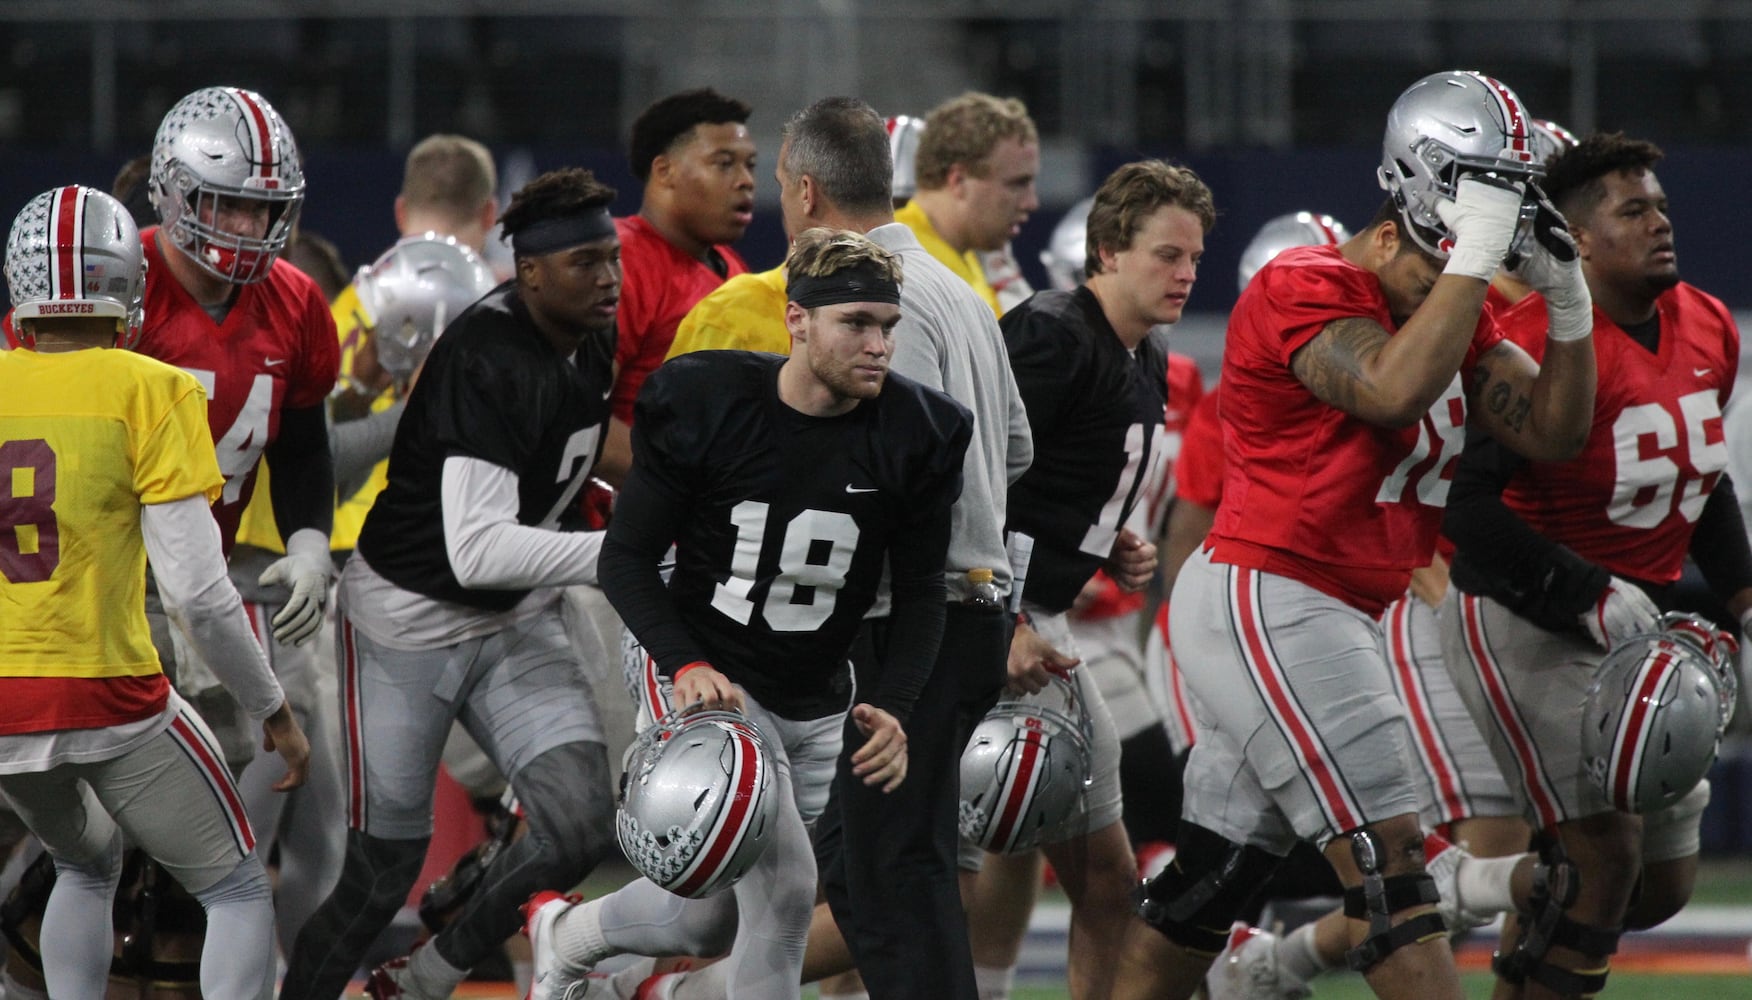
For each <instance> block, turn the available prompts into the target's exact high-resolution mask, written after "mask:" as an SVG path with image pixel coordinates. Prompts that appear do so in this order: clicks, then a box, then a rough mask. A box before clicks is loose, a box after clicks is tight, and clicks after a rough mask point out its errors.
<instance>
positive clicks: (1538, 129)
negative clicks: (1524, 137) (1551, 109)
mask: <svg viewBox="0 0 1752 1000" xmlns="http://www.w3.org/2000/svg"><path fill="white" fill-rule="evenodd" d="M1532 135H1533V156H1534V157H1535V158H1536V159H1538V161H1539V164H1540V165H1541V166H1545V165H1546V164H1549V163H1550V162H1551V158H1552V157H1554V156H1556V155H1557V154H1559V153H1561V152H1563V151H1564V150H1567V149H1574V148H1576V145H1577V144H1578V143H1580V142H1581V140H1580V139H1577V138H1576V134H1575V133H1574V132H1571V131H1570V130H1569V129H1567V128H1564V127H1563V126H1562V125H1559V124H1558V123H1556V122H1554V121H1552V120H1551V119H1549V118H1535V119H1533V133H1532Z"/></svg>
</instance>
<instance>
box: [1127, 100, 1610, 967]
mask: <svg viewBox="0 0 1752 1000" xmlns="http://www.w3.org/2000/svg"><path fill="white" fill-rule="evenodd" d="M1527 130H1528V124H1527V116H1526V112H1525V110H1524V109H1523V108H1522V106H1521V104H1520V101H1519V99H1518V98H1517V97H1515V95H1514V94H1513V92H1511V91H1510V90H1509V89H1508V88H1507V87H1505V86H1503V85H1502V84H1500V83H1499V82H1497V81H1495V80H1491V79H1489V78H1487V77H1482V76H1479V75H1476V74H1470V73H1439V74H1432V75H1431V76H1429V77H1426V78H1424V79H1423V80H1420V81H1418V82H1417V83H1415V84H1413V85H1412V87H1411V88H1409V89H1408V90H1407V91H1406V92H1405V93H1404V94H1402V95H1401V96H1400V98H1399V99H1398V101H1396V102H1395V104H1394V106H1393V108H1392V110H1391V111H1390V112H1389V114H1388V127H1387V134H1386V138H1385V139H1384V143H1383V165H1382V169H1381V181H1382V184H1383V186H1384V187H1386V188H1387V190H1388V192H1389V198H1388V200H1387V202H1386V203H1385V204H1384V205H1383V207H1382V209H1381V211H1380V212H1378V213H1377V215H1376V218H1375V219H1374V220H1373V221H1372V222H1371V224H1370V225H1369V226H1368V228H1366V229H1365V230H1363V231H1362V232H1361V233H1359V234H1358V235H1357V236H1355V237H1352V238H1351V239H1350V240H1348V241H1346V242H1345V243H1343V244H1341V245H1340V246H1337V247H1310V248H1299V249H1295V250H1290V251H1287V252H1285V253H1283V254H1280V255H1279V256H1278V257H1276V258H1275V259H1274V260H1272V262H1271V263H1269V264H1267V265H1266V266H1265V267H1264V268H1263V269H1262V270H1261V271H1260V272H1259V273H1258V274H1257V275H1255V276H1254V279H1253V281H1252V283H1251V284H1250V285H1249V286H1248V289H1247V291H1246V292H1244V293H1243V294H1242V296H1241V298H1240V301H1239V302H1238V303H1237V304H1236V307H1235V310H1234V312H1233V313H1232V314H1231V316H1230V320H1229V328H1228V333H1227V338H1226V346H1225V351H1224V361H1223V373H1222V388H1221V392H1222V394H1223V403H1222V407H1221V412H1220V419H1221V421H1222V423H1223V427H1224V450H1225V453H1226V457H1227V459H1228V462H1227V466H1228V468H1227V473H1226V480H1225V484H1224V490H1223V497H1222V500H1221V505H1220V506H1219V507H1218V510H1217V519H1216V524H1215V527H1214V528H1213V529H1212V532H1211V535H1210V537H1209V539H1208V540H1207V542H1206V545H1205V546H1204V547H1203V548H1202V549H1201V550H1200V551H1199V552H1197V553H1195V554H1194V555H1193V556H1192V557H1191V559H1189V560H1188V562H1187V564H1186V565H1185V566H1184V567H1183V568H1182V569H1181V571H1180V575H1179V578H1178V580H1177V582H1176V584H1175V589H1174V594H1173V599H1172V601H1171V603H1170V607H1169V617H1170V630H1171V632H1172V639H1173V646H1174V649H1175V652H1176V658H1177V661H1178V662H1179V664H1180V666H1181V669H1182V670H1183V671H1184V672H1185V675H1186V678H1187V683H1188V687H1189V689H1190V690H1191V692H1192V694H1193V695H1194V696H1195V698H1196V699H1197V704H1198V706H1199V714H1198V732H1197V742H1196V743H1195V745H1194V747H1193V750H1192V754H1191V756H1190V758H1189V760H1188V765H1187V772H1186V806H1185V810H1184V814H1183V815H1184V822H1183V823H1182V826H1181V834H1180V838H1179V841H1178V843H1177V845H1176V846H1177V847H1178V849H1179V851H1178V853H1177V855H1176V858H1175V861H1174V862H1173V864H1171V865H1170V866H1169V867H1168V869H1167V870H1165V871H1164V872H1163V873H1162V874H1161V875H1160V876H1158V877H1157V878H1155V879H1153V880H1152V881H1151V882H1150V883H1148V885H1147V887H1146V890H1145V892H1144V895H1143V899H1142V901H1141V903H1140V905H1139V916H1140V920H1138V921H1136V922H1134V923H1133V925H1132V926H1131V927H1130V928H1129V930H1128V932H1127V937H1126V945H1125V950H1124V954H1123V956H1122V963H1123V964H1122V967H1121V969H1120V982H1119V988H1118V989H1117V990H1116V995H1117V996H1123V997H1143V996H1161V995H1164V991H1166V995H1169V996H1179V997H1184V996H1190V995H1191V993H1192V992H1193V991H1194V990H1195V989H1196V988H1197V986H1198V983H1199V980H1200V979H1201V978H1202V976H1203V973H1204V971H1205V969H1206V968H1207V967H1208V966H1209V964H1210V961H1211V959H1212V958H1213V957H1214V956H1215V955H1216V954H1217V952H1219V951H1220V950H1221V949H1222V947H1223V946H1224V943H1225V940H1226V937H1227V932H1228V929H1229V922H1230V921H1231V920H1233V919H1234V917H1235V916H1236V914H1237V913H1238V912H1239V911H1240V908H1241V907H1242V906H1243V905H1244V904H1245V902H1246V900H1247V898H1248V897H1250V896H1252V894H1253V893H1254V892H1255V891H1256V890H1257V889H1258V888H1259V887H1260V885H1261V884H1262V883H1263V882H1264V881H1265V879H1266V878H1268V877H1269V876H1270V873H1271V871H1272V869H1273V868H1274V867H1275V865H1276V859H1277V858H1281V857H1282V856H1283V854H1284V853H1286V852H1287V851H1288V849H1289V848H1290V846H1291V845H1292V844H1293V843H1294V842H1295V841H1296V840H1298V839H1302V840H1308V841H1311V842H1314V843H1315V844H1317V845H1318V846H1320V847H1321V848H1322V850H1323V851H1324V853H1325V854H1326V856H1327V859H1328V860H1329V861H1331V863H1332V865H1333V868H1334V870H1335V871H1336V872H1337V873H1338V876H1339V879H1340V881H1341V882H1342V883H1343V884H1344V885H1345V886H1346V887H1347V904H1346V913H1347V915H1348V916H1349V917H1351V919H1350V920H1349V931H1350V934H1349V937H1350V940H1351V942H1352V944H1353V949H1352V952H1351V962H1352V964H1353V966H1354V967H1356V968H1359V969H1360V970H1362V971H1363V973H1364V975H1365V977H1366V978H1367V979H1368V980H1369V983H1370V986H1371V987H1372V988H1373V989H1374V990H1375V992H1376V993H1377V994H1378V995H1380V996H1382V997H1413V996H1416V997H1432V996H1433V997H1455V998H1457V997H1458V996H1459V995H1460V987H1459V979H1458V975H1457V973H1456V972H1455V970H1454V962H1453V955H1452V953H1451V951H1450V950H1449V948H1448V944H1447V938H1446V935H1445V930H1446V925H1445V924H1444V922H1443V921H1442V918H1441V917H1440V916H1438V915H1437V914H1436V912H1435V909H1434V904H1435V902H1436V900H1437V899H1438V894H1437V892H1436V889H1435V886H1434V884H1433V881H1432V879H1431V878H1430V876H1429V875H1428V874H1427V873H1426V872H1425V871H1424V835H1423V831H1422V830H1421V828H1420V827H1419V823H1418V815H1417V814H1418V809H1419V806H1420V797H1419V789H1418V784H1417V780H1416V778H1415V774H1416V771H1415V769H1414V765H1413V763H1412V761H1413V757H1412V754H1413V750H1412V745H1411V733H1410V727H1409V726H1408V725H1407V723H1406V718H1405V713H1404V710H1403V708H1402V706H1401V703H1400V701H1399V699H1398V698H1397V697H1395V695H1394V692H1393V687H1392V684H1391V681H1390V680H1389V672H1388V667H1387V663H1386V659H1385V656H1384V654H1383V648H1382V632H1381V626H1380V624H1379V621H1378V619H1377V616H1378V615H1379V614H1380V613H1381V611H1383V610H1384V609H1385V607H1386V606H1387V604H1389V603H1391V602H1392V601H1393V600H1395V599H1397V598H1398V597H1400V596H1401V595H1403V594H1404V593H1405V591H1406V589H1407V587H1408V585H1409V582H1410V573H1411V571H1412V570H1413V569H1416V568H1418V567H1420V566H1424V565H1427V564H1428V563H1429V561H1430V558H1431V556H1432V554H1433V552H1434V543H1435V536H1436V532H1437V529H1438V527H1439V519H1440V512H1441V504H1442V502H1443V500H1444V499H1445V495H1446V492H1447V479H1446V478H1445V474H1446V472H1447V471H1448V470H1449V469H1450V468H1451V464H1452V462H1453V461H1454V460H1455V458H1456V457H1457V456H1456V455H1455V454H1454V453H1455V452H1457V451H1458V447H1459V445H1460V443H1461V439H1462V435H1463V432H1464V429H1465V425H1466V420H1467V417H1468V414H1469V413H1470V415H1471V417H1472V419H1474V420H1476V421H1478V422H1479V423H1480V425H1481V426H1482V427H1483V428H1485V429H1487V430H1489V431H1490V432H1491V433H1492V434H1494V435H1495V436H1496V437H1498V438H1499V439H1500V440H1503V441H1504V442H1505V444H1507V445H1508V446H1510V447H1511V448H1514V449H1515V450H1516V451H1518V452H1520V453H1523V454H1526V455H1528V456H1531V457H1534V458H1542V459H1550V458H1558V459H1561V458H1566V457H1568V456H1570V455H1573V454H1574V453H1575V451H1576V449H1577V448H1579V447H1580V444H1581V442H1582V441H1583V440H1584V439H1585V438H1586V436H1587V423H1588V418H1589V415H1590V412H1591V409H1592V405H1593V387H1594V364H1593V350H1592V345H1591V344H1590V343H1589V334H1590V329H1589V328H1590V323H1589V319H1588V308H1589V304H1588V293H1587V287H1586V286H1585V284H1583V283H1582V280H1581V276H1580V272H1579V269H1578V268H1577V267H1576V265H1575V261H1574V253H1573V247H1572V246H1571V245H1570V244H1569V243H1568V242H1567V240H1568V235H1567V233H1565V232H1564V231H1563V228H1562V227H1563V223H1562V219H1561V217H1560V216H1559V215H1557V213H1556V212H1555V211H1553V210H1551V209H1550V208H1549V206H1546V205H1542V204H1539V201H1538V198H1537V194H1536V192H1534V193H1533V194H1531V195H1530V193H1529V184H1530V183H1531V182H1532V181H1533V180H1534V179H1535V178H1536V176H1537V174H1538V170H1539V168H1538V165H1537V164H1536V162H1535V160H1534V156H1533V153H1532V151H1531V146H1530V142H1529V139H1528V134H1527ZM1535 209H1536V211H1535ZM1524 217H1531V226H1530V227H1528V226H1525V225H1523V218H1524ZM1527 228H1531V229H1532V230H1533V234H1532V237H1531V238H1524V239H1522V240H1520V241H1519V242H1520V248H1521V250H1522V252H1523V253H1525V254H1527V255H1529V257H1530V258H1536V259H1537V260H1538V263H1539V266H1538V267H1536V268H1530V269H1529V270H1528V271H1527V273H1528V275H1529V278H1530V280H1532V282H1533V283H1534V284H1535V286H1536V287H1539V288H1542V289H1544V290H1546V291H1548V292H1550V293H1552V295H1551V296H1550V297H1549V298H1548V301H1552V302H1553V303H1554V308H1553V310H1552V315H1551V328H1552V336H1551V345H1552V346H1551V349H1550V350H1549V351H1548V352H1547V355H1546V358H1545V361H1546V363H1545V365H1544V366H1543V367H1540V366H1538V365H1536V364H1535V363H1534V362H1533V361H1532V360H1531V359H1530V358H1529V357H1528V356H1527V354H1526V352H1525V351H1523V350H1522V349H1520V348H1519V347H1517V346H1515V345H1514V344H1512V343H1508V342H1506V341H1504V339H1503V337H1502V333H1501V331H1500V330H1499V329H1498V328H1497V327H1496V325H1495V324H1494V322H1493V321H1492V320H1491V319H1490V316H1489V314H1488V313H1486V312H1484V311H1483V307H1484V295H1485V289H1486V287H1487V285H1488V283H1489V281H1490V279H1491V277H1492V276H1493V275H1494V274H1495V273H1496V272H1497V270H1498V269H1499V267H1500V266H1501V265H1502V263H1503V259H1504V257H1505V256H1506V255H1507V253H1508V252H1509V250H1510V247H1511V244H1513V243H1515V242H1516V237H1517V236H1518V235H1521V234H1522V231H1523V230H1524V229H1527ZM1564 257H1568V260H1567V261H1565V260H1563V259H1562V258H1564ZM1238 678H1239V679H1241V682H1240V683H1238V682H1237V679H1238Z"/></svg>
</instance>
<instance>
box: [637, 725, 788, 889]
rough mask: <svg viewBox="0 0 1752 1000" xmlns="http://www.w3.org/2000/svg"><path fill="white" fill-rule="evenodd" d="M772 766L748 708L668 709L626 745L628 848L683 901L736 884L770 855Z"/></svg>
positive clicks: (650, 874)
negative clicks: (763, 856)
mask: <svg viewBox="0 0 1752 1000" xmlns="http://www.w3.org/2000/svg"><path fill="white" fill-rule="evenodd" d="M772 770H773V762H772V756H771V754H770V752H769V751H768V750H767V748H766V743H765V742H764V741H763V740H762V739H761V735H760V731H759V730H758V729H756V728H755V726H754V724H753V723H751V722H749V721H748V719H747V718H746V717H745V716H743V715H742V714H741V713H740V712H719V711H707V712H694V713H693V714H691V715H681V714H679V713H670V714H669V715H666V716H664V717H663V718H661V719H658V720H657V721H656V722H655V723H653V724H652V725H651V727H650V728H648V729H646V730H645V731H644V732H643V733H640V734H639V737H638V739H636V740H634V741H633V744H632V746H630V747H628V748H627V753H626V769H625V773H624V774H623V775H622V777H621V794H620V808H619V810H618V811H617V814H616V817H615V826H616V831H617V834H618V836H619V839H620V846H621V851H622V852H623V853H624V854H626V856H627V860H628V861H631V862H632V863H633V867H635V868H637V869H638V870H639V872H640V874H642V875H644V876H645V877H646V878H648V879H650V880H651V881H652V882H654V883H656V884H657V885H659V886H662V887H663V888H665V889H668V890H669V891H670V892H673V893H675V894H676V895H678V896H687V897H690V898H695V899H698V898H702V897H705V896H710V895H712V894H713V893H716V892H719V891H721V890H724V889H727V888H729V887H730V886H731V885H733V884H734V883H735V882H736V880H737V879H739V878H741V877H742V876H743V875H744V874H745V873H746V872H747V871H748V869H749V868H750V867H752V866H753V865H754V863H755V862H756V861H758V860H759V859H760V856H761V854H762V853H763V852H764V851H765V850H766V849H767V845H768V843H769V842H771V840H772V832H773V831H772V828H773V823H774V821H775V819H776V818H777V816H778V801H777V799H776V798H774V792H773V789H774V782H773V779H772Z"/></svg>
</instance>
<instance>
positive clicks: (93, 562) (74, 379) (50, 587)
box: [0, 349, 224, 734]
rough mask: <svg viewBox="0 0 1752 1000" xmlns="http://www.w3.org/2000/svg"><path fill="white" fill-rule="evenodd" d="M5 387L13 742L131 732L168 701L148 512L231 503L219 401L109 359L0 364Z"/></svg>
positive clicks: (3, 577)
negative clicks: (151, 582)
mask: <svg viewBox="0 0 1752 1000" xmlns="http://www.w3.org/2000/svg"><path fill="white" fill-rule="evenodd" d="M0 387H4V388H3V389H0V678H5V684H6V685H7V687H6V690H7V692H8V694H7V695H6V696H5V697H3V698H0V734H4V733H8V732H25V731H38V730H41V729H45V728H52V729H72V728H87V727H90V726H96V725H110V724H115V723H117V722H121V721H131V719H132V718H137V717H139V715H138V712H139V709H140V706H141V704H142V699H149V698H150V697H152V694H151V692H152V690H154V689H156V690H157V692H158V693H157V699H158V704H160V705H162V699H163V692H162V687H163V680H162V677H163V675H162V672H161V671H160V669H159V663H158V656H157V654H156V653H155V652H154V651H153V648H152V637H151V634H150V632H149V631H148V630H147V627H146V611H145V602H146V545H145V541H144V540H143V538H142V536H141V531H140V508H141V506H142V505H144V504H156V503H167V502H169V501H172V500H181V499H184V498H186V497H192V496H203V495H204V496H205V497H206V499H207V501H208V502H209V503H211V502H212V501H213V500H215V499H217V498H218V496H219V492H220V490H221V489H222V488H223V486H224V479H223V477H221V475H220V473H219V463H218V460H217V459H216V458H215V457H214V452H213V437H212V433H211V432H210V431H209V430H208V429H207V404H206V394H205V393H204V392H203V391H202V389H201V386H200V383H198V382H196V381H195V379H194V378H193V377H192V376H190V375H188V374H186V373H184V372H182V371H179V370H177V369H175V368H172V367H170V366H169V365H166V364H164V363H162V362H159V361H155V360H153V359H151V358H148V357H146V356H144V355H141V354H135V353H133V352H131V351H118V350H103V349H88V350H82V351H71V352H67V353H59V354H40V353H38V352H36V351H30V350H20V351H7V352H3V353H0ZM134 678H138V679H139V680H131V679H134ZM31 679H34V680H31ZM93 680H96V681H98V682H99V683H98V684H97V685H96V686H93V685H92V684H91V683H90V682H91V681H93ZM21 685H24V686H22V687H21ZM27 702H28V703H30V704H25V703H27ZM21 720H24V721H21Z"/></svg>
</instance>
